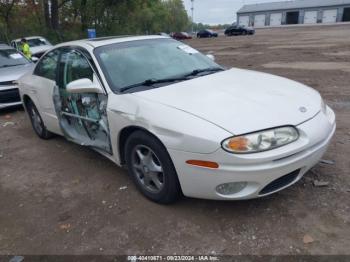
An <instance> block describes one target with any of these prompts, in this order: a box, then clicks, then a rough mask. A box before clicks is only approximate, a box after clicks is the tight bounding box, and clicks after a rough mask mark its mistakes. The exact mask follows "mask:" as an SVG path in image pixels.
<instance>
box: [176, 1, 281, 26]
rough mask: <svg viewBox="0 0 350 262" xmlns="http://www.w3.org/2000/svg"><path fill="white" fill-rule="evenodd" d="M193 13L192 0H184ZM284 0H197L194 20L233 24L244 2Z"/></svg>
mask: <svg viewBox="0 0 350 262" xmlns="http://www.w3.org/2000/svg"><path fill="white" fill-rule="evenodd" d="M183 1H184V3H185V7H186V10H187V11H188V13H189V15H191V0H183ZM276 1H282V0H195V1H194V21H195V22H196V23H205V24H213V25H215V24H231V23H233V22H234V21H236V12H237V11H238V9H240V8H241V7H242V6H243V5H244V4H256V3H264V2H276Z"/></svg>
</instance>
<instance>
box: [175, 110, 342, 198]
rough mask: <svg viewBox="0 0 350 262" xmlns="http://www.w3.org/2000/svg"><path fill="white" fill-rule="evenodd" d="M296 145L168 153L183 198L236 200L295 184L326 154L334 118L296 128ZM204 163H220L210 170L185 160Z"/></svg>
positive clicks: (319, 117)
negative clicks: (236, 186) (245, 151)
mask: <svg viewBox="0 0 350 262" xmlns="http://www.w3.org/2000/svg"><path fill="white" fill-rule="evenodd" d="M297 128H298V129H299V132H300V138H299V140H298V141H296V142H294V143H292V144H289V145H287V146H284V147H281V148H278V149H275V150H271V151H266V152H262V153H257V154H250V155H233V154H230V153H227V152H226V151H224V150H222V149H219V150H217V151H216V152H215V153H212V154H196V153H190V152H180V151H176V150H169V153H170V156H171V157H172V159H173V161H174V165H175V168H176V170H177V173H178V177H179V181H180V184H181V187H182V191H183V193H184V195H186V196H189V197H195V198H203V199H217V200H238V199H251V198H258V197H263V196H267V195H270V194H272V193H275V192H278V191H280V190H283V189H284V188H287V187H289V186H291V185H293V184H294V183H296V182H297V181H299V180H300V179H301V178H302V177H303V175H304V174H305V173H306V172H307V171H308V170H309V169H310V168H312V167H313V166H314V165H316V164H317V163H318V162H319V160H320V159H321V158H322V156H323V154H324V153H325V152H326V150H327V147H328V145H329V143H330V141H331V138H332V137H333V134H334V132H335V129H336V124H335V115H334V113H333V111H332V110H331V109H328V112H327V115H326V114H323V113H319V114H318V115H317V116H316V117H314V118H313V119H312V120H309V121H307V122H305V123H303V124H301V125H299V126H298V127H297ZM191 159H195V160H205V161H214V162H217V163H219V168H217V169H209V168H202V167H197V166H191V165H188V164H186V161H187V160H191ZM235 182H243V183H245V184H246V186H245V187H244V188H243V189H241V190H240V191H238V192H235V193H233V194H230V195H222V194H220V193H218V192H217V187H218V186H219V185H222V184H226V183H235Z"/></svg>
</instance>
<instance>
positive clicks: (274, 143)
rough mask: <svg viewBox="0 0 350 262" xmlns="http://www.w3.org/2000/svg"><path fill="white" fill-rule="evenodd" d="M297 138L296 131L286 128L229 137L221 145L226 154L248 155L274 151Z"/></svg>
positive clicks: (289, 127) (292, 128) (290, 127)
mask: <svg viewBox="0 0 350 262" xmlns="http://www.w3.org/2000/svg"><path fill="white" fill-rule="evenodd" d="M298 138H299V133H298V130H297V129H296V128H294V127H292V126H286V127H278V128H274V129H270V130H264V131H259V132H255V133H250V134H246V135H241V136H235V137H231V138H228V139H226V140H224V141H223V142H222V143H221V144H222V147H223V149H224V150H226V151H228V152H231V153H237V154H248V153H257V152H263V151H267V150H271V149H275V148H277V147H281V146H284V145H287V144H289V143H292V142H294V141H295V140H297V139H298Z"/></svg>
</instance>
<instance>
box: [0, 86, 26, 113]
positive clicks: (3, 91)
mask: <svg viewBox="0 0 350 262" xmlns="http://www.w3.org/2000/svg"><path fill="white" fill-rule="evenodd" d="M21 104H22V102H21V97H20V95H19V90H18V88H17V87H11V86H9V87H2V88H0V109H3V108H7V107H11V106H18V105H21Z"/></svg>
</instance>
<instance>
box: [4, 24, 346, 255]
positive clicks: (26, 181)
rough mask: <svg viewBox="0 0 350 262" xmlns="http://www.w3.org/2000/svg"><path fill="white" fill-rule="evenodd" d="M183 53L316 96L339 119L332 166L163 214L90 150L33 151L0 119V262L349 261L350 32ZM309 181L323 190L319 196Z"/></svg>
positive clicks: (294, 33)
mask: <svg viewBox="0 0 350 262" xmlns="http://www.w3.org/2000/svg"><path fill="white" fill-rule="evenodd" d="M188 43H189V44H190V45H192V46H194V47H196V48H198V49H200V50H201V51H203V52H211V53H213V54H214V55H216V58H217V61H218V62H219V63H221V64H223V65H225V66H227V67H232V66H235V67H241V68H247V69H253V70H259V71H265V72H269V73H273V74H277V75H281V76H285V77H288V78H291V79H294V80H297V81H300V82H302V83H305V84H308V85H310V86H312V87H314V88H315V89H317V90H318V91H319V92H320V93H321V94H322V95H323V97H324V98H325V100H326V101H327V103H328V104H329V105H331V106H332V107H333V108H334V110H335V111H336V114H337V124H338V128H337V132H336V135H335V138H334V140H333V142H332V144H331V146H330V148H329V150H328V152H327V154H326V155H325V156H324V159H326V160H332V161H334V164H333V163H332V162H331V163H330V164H326V163H323V164H322V163H320V164H318V165H317V166H316V167H315V168H313V169H312V170H311V171H310V172H308V173H307V174H306V176H305V177H304V178H303V179H302V180H301V181H300V182H299V183H297V184H296V185H294V186H292V187H291V188H289V189H287V190H284V191H282V192H280V193H277V194H275V195H272V196H269V197H266V198H263V199H258V200H250V201H237V202H217V201H206V200H196V199H188V198H184V199H182V200H180V201H179V202H178V203H176V204H174V205H171V206H162V205H157V204H154V203H152V202H150V201H148V200H146V199H145V198H144V197H142V196H141V195H140V194H139V193H138V192H137V191H136V188H135V187H134V185H133V184H132V182H131V180H130V179H129V177H128V176H127V173H126V171H125V170H123V169H121V168H119V167H117V166H115V165H114V164H113V163H112V162H110V161H109V160H107V159H105V158H103V157H102V156H100V155H99V154H97V153H95V152H94V151H92V150H90V149H88V148H84V147H81V146H78V145H75V144H72V143H69V142H67V141H65V140H64V139H63V138H60V137H56V138H54V139H52V140H49V141H43V140H40V139H39V138H37V137H36V136H35V135H34V133H33V131H32V128H31V126H30V123H29V121H28V118H27V117H26V115H25V113H24V111H22V110H20V109H14V110H7V111H2V112H0V208H1V211H0V254H3V255H4V254H24V255H29V254H90V255H91V254H95V255H99V254H112V255H113V254H163V255H166V254H234V255H237V254H258V255H278V254H283V255H288V254H348V255H350V248H349V247H350V207H349V205H350V176H349V171H350V162H349V155H350V146H349V145H350V87H349V83H350V73H349V68H350V66H349V62H350V45H349V43H350V26H349V25H343V26H342V25H339V26H327V27H303V28H283V29H264V30H258V31H257V34H256V35H255V36H242V37H231V38H226V37H219V38H217V39H194V40H191V41H189V42H188ZM281 88H283V87H281ZM6 122H13V123H14V125H12V124H9V123H7V124H6ZM315 180H320V181H326V182H329V184H328V186H325V187H316V186H314V184H313V183H314V181H315Z"/></svg>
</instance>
